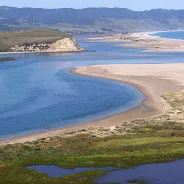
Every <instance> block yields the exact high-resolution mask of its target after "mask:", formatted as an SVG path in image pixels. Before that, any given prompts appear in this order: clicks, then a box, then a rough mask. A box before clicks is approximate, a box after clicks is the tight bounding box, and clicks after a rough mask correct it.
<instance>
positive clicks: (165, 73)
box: [0, 64, 184, 145]
mask: <svg viewBox="0 0 184 184" xmlns="http://www.w3.org/2000/svg"><path fill="white" fill-rule="evenodd" d="M71 72H72V73H75V74H80V75H86V76H95V77H100V78H107V79H112V80H117V81H121V82H125V83H129V84H132V85H134V86H136V87H137V88H138V89H139V90H140V91H141V92H142V93H143V94H144V95H145V97H146V99H145V100H144V101H143V102H142V104H141V105H144V106H145V107H148V109H147V110H145V109H143V108H142V107H141V105H140V106H139V107H137V108H134V109H132V110H129V111H127V112H123V113H120V114H117V115H113V116H110V117H106V118H103V119H100V120H97V121H94V122H91V123H81V124H79V125H75V126H72V127H68V128H63V129H57V130H53V131H45V132H42V133H37V134H33V135H29V136H24V137H20V138H15V139H10V140H5V141H0V145H5V144H13V143H22V142H27V141H33V140H37V139H41V138H46V137H52V136H56V135H61V134H62V135H63V134H66V133H69V132H72V131H78V130H81V129H90V128H97V127H114V126H116V125H119V124H122V123H124V122H126V121H132V120H135V119H139V118H147V117H150V116H155V115H158V114H161V113H163V112H164V110H166V109H167V108H168V106H167V104H166V103H164V101H163V99H162V98H161V97H160V96H161V95H162V94H164V93H166V92H179V91H183V90H184V64H114V65H101V66H87V67H78V68H75V69H73V70H72V71H71ZM122 95H123V94H122Z"/></svg>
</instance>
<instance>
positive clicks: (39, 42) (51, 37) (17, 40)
mask: <svg viewBox="0 0 184 184" xmlns="http://www.w3.org/2000/svg"><path fill="white" fill-rule="evenodd" d="M83 50H84V49H83V48H81V47H80V46H79V45H78V43H77V42H76V41H75V39H74V38H73V37H72V36H71V35H70V34H65V33H62V32H59V31H52V30H27V31H15V32H0V52H1V53H9V52H14V53H17V52H20V53H22V52H23V53H24V52H26V53H30V52H79V51H83Z"/></svg>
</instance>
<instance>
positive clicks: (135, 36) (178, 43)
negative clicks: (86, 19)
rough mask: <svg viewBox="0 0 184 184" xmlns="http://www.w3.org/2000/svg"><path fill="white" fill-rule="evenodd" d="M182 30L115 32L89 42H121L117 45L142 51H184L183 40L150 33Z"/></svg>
mask: <svg viewBox="0 0 184 184" xmlns="http://www.w3.org/2000/svg"><path fill="white" fill-rule="evenodd" d="M173 31H182V30H172V31H171V30H170V31H152V32H137V33H128V34H124V35H122V34H117V35H112V36H104V37H100V38H96V40H95V38H93V39H89V41H91V42H95V41H101V42H107V41H109V42H123V44H119V45H118V46H122V47H127V48H139V49H145V51H144V52H184V40H182V39H172V38H162V37H159V36H154V35H151V34H155V33H159V32H173Z"/></svg>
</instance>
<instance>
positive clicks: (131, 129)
mask: <svg viewBox="0 0 184 184" xmlns="http://www.w3.org/2000/svg"><path fill="white" fill-rule="evenodd" d="M164 98H165V99H166V100H167V101H168V102H169V103H170V105H171V108H170V109H169V110H168V111H167V112H166V113H165V114H163V115H160V116H158V117H155V118H149V119H147V120H137V121H134V122H133V123H125V124H122V125H120V126H117V127H116V128H115V129H114V130H111V129H107V128H106V129H104V128H100V129H98V130H91V131H88V130H86V131H84V130H83V131H81V132H73V133H72V136H71V135H70V136H69V134H67V135H66V136H65V137H63V136H57V137H52V138H47V139H41V140H37V141H34V142H27V143H24V144H16V145H7V146H2V147H0V183H2V184H23V183H24V184H32V183H34V184H40V183H44V184H56V183H57V184H58V183H59V184H73V183H75V184H93V183H94V182H93V181H94V179H95V178H96V177H99V176H102V175H104V174H105V171H88V172H84V173H81V174H75V175H70V176H67V177H63V178H57V179H54V178H49V177H48V176H47V175H45V174H41V173H37V172H36V171H33V170H28V169H25V166H27V165H34V164H42V165H44V164H48V165H58V166H61V167H65V168H74V167H108V166H111V167H124V168H129V167H132V166H137V165H142V164H147V163H158V162H168V161H173V160H176V159H180V158H184V108H183V107H184V93H175V94H167V95H165V96H164ZM138 179H139V178H137V179H136V178H132V180H130V181H129V183H137V184H141V183H142V184H143V183H144V184H146V181H140V180H138Z"/></svg>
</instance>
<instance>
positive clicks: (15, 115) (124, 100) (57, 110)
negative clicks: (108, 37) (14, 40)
mask: <svg viewBox="0 0 184 184" xmlns="http://www.w3.org/2000/svg"><path fill="white" fill-rule="evenodd" d="M77 39H79V41H80V44H81V45H82V46H83V47H86V48H88V49H89V51H88V52H82V53H75V54H71V53H70V54H48V53H47V54H11V55H7V56H12V57H16V58H17V60H16V61H10V62H4V63H0V102H1V103H0V139H4V138H8V137H15V136H19V135H25V134H29V133H33V132H38V131H42V130H50V129H55V128H60V127H65V126H69V125H73V124H77V123H80V122H89V121H92V120H96V119H99V118H102V117H105V116H108V115H112V114H116V113H119V112H122V111H127V110H129V109H131V108H133V107H136V106H138V105H139V104H140V102H141V101H142V100H143V98H144V97H143V95H142V94H141V93H140V92H139V91H138V90H137V89H136V88H135V87H133V86H131V85H127V84H123V83H120V82H115V81H110V80H105V79H97V78H92V77H84V76H79V75H74V74H71V73H69V70H70V69H71V68H73V67H76V66H84V65H92V64H116V63H172V62H183V56H184V54H183V53H170V54H169V53H146V52H143V50H140V49H127V48H124V47H119V46H117V44H119V43H88V42H85V41H83V39H82V38H81V37H80V38H77ZM0 57H3V55H1V56H0Z"/></svg>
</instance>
